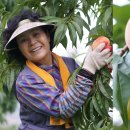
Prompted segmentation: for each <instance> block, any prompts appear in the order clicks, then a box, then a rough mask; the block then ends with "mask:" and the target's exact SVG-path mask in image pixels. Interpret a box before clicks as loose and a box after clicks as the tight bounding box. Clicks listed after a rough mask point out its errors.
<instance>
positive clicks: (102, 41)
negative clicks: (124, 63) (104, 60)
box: [91, 36, 113, 72]
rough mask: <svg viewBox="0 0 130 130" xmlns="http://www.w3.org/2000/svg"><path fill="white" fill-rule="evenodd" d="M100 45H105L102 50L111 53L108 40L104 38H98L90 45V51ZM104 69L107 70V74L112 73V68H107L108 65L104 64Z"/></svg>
mask: <svg viewBox="0 0 130 130" xmlns="http://www.w3.org/2000/svg"><path fill="white" fill-rule="evenodd" d="M100 43H105V47H104V49H110V51H111V52H113V49H112V46H111V45H110V40H109V39H108V38H107V37H105V36H100V37H98V38H97V39H96V40H95V41H94V42H93V43H92V45H91V46H92V49H95V48H96V47H97V46H98V45H99V44H100ZM104 49H103V50H104ZM106 67H107V68H108V70H109V72H112V68H111V67H109V64H106Z"/></svg>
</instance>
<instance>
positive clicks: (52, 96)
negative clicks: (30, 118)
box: [16, 75, 93, 118]
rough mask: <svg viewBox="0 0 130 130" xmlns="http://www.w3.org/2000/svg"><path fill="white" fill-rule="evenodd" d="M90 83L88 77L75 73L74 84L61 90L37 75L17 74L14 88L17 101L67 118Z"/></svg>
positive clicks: (84, 95) (77, 106)
mask: <svg viewBox="0 0 130 130" xmlns="http://www.w3.org/2000/svg"><path fill="white" fill-rule="evenodd" d="M92 85H93V82H92V81H91V80H90V79H89V78H86V77H83V76H81V75H77V77H76V80H75V83H74V86H73V85H70V86H69V87H68V88H67V90H66V91H65V92H63V91H60V90H59V89H56V88H54V87H53V86H50V85H48V84H46V83H45V82H44V81H42V80H41V79H40V78H39V77H35V76H31V75H26V76H25V75H19V77H18V79H17V81H16V90H17V97H18V100H19V102H20V103H23V104H26V105H28V107H30V108H31V109H33V110H34V111H37V112H40V113H44V114H48V115H50V116H54V117H62V118H69V117H72V116H73V115H74V113H75V112H76V111H77V110H78V109H79V108H80V107H81V106H82V105H83V103H84V102H85V100H86V98H87V95H88V93H89V92H90V90H91V86H92Z"/></svg>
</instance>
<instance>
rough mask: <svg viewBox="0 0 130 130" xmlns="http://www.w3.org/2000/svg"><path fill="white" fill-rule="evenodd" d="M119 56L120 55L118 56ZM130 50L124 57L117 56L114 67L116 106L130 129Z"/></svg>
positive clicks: (125, 124)
mask: <svg viewBox="0 0 130 130" xmlns="http://www.w3.org/2000/svg"><path fill="white" fill-rule="evenodd" d="M118 57H119V56H118ZM129 58H130V52H128V53H127V54H125V56H124V57H119V58H118V59H117V57H115V58H114V59H116V61H115V63H114V66H113V69H114V76H113V77H114V79H113V80H114V84H113V86H114V91H113V96H114V106H115V107H116V108H117V109H118V110H119V112H120V114H121V117H122V119H123V122H124V126H125V127H126V128H127V129H128V128H129V129H130V126H129V125H128V124H129V120H128V113H129V109H128V110H127V106H128V100H129V97H130V94H129V91H130V87H129V82H130V68H129V67H130V62H129Z"/></svg>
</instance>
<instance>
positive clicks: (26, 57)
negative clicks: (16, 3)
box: [3, 10, 111, 130]
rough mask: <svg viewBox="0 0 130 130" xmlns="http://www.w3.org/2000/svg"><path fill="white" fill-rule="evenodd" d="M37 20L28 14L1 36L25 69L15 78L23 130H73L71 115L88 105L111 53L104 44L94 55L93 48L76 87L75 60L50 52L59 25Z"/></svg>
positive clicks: (21, 13) (6, 48)
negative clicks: (71, 80) (71, 79)
mask: <svg viewBox="0 0 130 130" xmlns="http://www.w3.org/2000/svg"><path fill="white" fill-rule="evenodd" d="M39 19H40V17H39V16H38V15H37V14H36V13H34V12H31V11H28V10H24V11H22V12H20V13H19V15H17V16H15V17H14V18H12V19H11V20H10V21H9V22H8V24H7V28H6V29H5V31H4V32H3V37H4V43H5V44H4V49H5V51H6V53H7V55H8V58H9V59H16V60H17V61H18V62H19V63H24V65H25V66H24V69H23V70H22V71H21V72H20V73H19V75H18V77H17V80H16V96H17V99H18V101H19V103H20V118H21V122H22V123H21V125H20V127H19V130H54V129H55V130H66V129H68V130H74V128H73V124H72V117H73V116H74V114H75V113H76V111H77V110H78V109H80V107H81V106H82V105H83V104H84V102H85V100H86V98H87V96H88V93H89V92H90V90H91V87H92V85H93V80H94V74H95V72H96V70H99V69H100V68H101V67H103V66H104V65H106V59H109V57H110V55H111V52H110V50H109V49H105V50H103V48H104V46H105V44H104V43H102V44H100V45H99V46H98V47H97V48H96V49H95V50H93V51H92V49H91V47H90V48H89V51H88V52H87V55H86V58H85V62H84V65H83V68H82V69H81V70H80V72H79V73H78V74H77V75H76V79H75V81H74V84H68V82H67V80H68V77H69V75H70V74H71V73H72V72H73V71H74V70H75V69H76V68H77V67H78V66H77V64H76V63H75V61H74V60H73V59H72V58H67V57H60V56H58V55H56V54H55V53H52V49H53V46H54V43H53V42H54V41H53V38H54V32H55V26H54V25H53V24H47V23H45V22H41V21H40V20H39ZM102 50H103V51H102Z"/></svg>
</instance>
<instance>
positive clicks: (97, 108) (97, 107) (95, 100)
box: [92, 96, 103, 116]
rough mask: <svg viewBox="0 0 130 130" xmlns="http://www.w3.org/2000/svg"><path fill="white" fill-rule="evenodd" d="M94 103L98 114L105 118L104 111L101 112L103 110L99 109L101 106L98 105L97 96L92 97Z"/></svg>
mask: <svg viewBox="0 0 130 130" xmlns="http://www.w3.org/2000/svg"><path fill="white" fill-rule="evenodd" d="M92 102H93V106H94V108H95V110H96V111H97V112H98V114H99V115H101V116H103V113H102V111H101V109H100V107H99V104H98V102H97V99H96V97H95V96H93V97H92Z"/></svg>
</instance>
